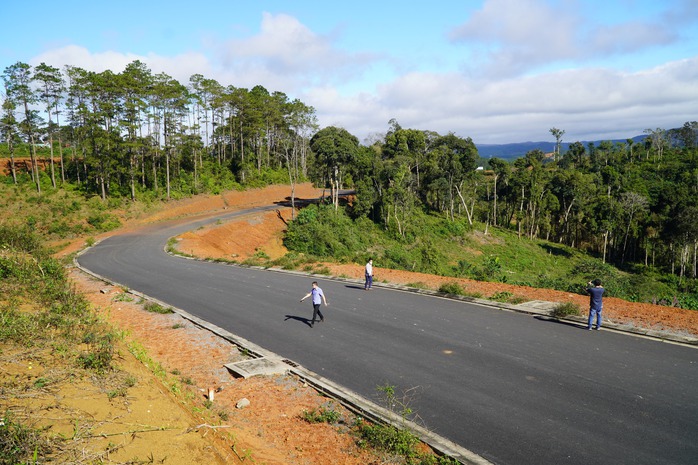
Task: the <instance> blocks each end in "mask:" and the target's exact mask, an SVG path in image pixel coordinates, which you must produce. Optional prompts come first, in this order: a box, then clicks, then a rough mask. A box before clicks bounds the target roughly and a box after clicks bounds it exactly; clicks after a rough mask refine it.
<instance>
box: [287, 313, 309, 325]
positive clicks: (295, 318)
mask: <svg viewBox="0 0 698 465" xmlns="http://www.w3.org/2000/svg"><path fill="white" fill-rule="evenodd" d="M288 320H296V321H300V322H301V323H305V324H306V325H308V327H310V328H312V326H311V325H310V318H305V317H302V316H296V315H285V316H284V321H288Z"/></svg>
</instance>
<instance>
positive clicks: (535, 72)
mask: <svg viewBox="0 0 698 465" xmlns="http://www.w3.org/2000/svg"><path fill="white" fill-rule="evenodd" d="M0 15H1V16H2V17H3V21H2V25H1V26H0V71H2V70H4V69H5V68H6V67H7V66H9V65H12V64H14V63H16V62H18V61H22V62H25V63H29V64H31V65H37V64H39V63H41V62H45V63H47V64H51V65H53V66H58V67H63V66H64V65H66V64H70V65H74V66H79V67H82V68H85V69H90V70H94V71H103V70H104V69H107V68H108V69H111V70H113V71H114V72H121V71H123V69H124V67H125V65H126V64H127V63H129V62H131V61H133V60H136V59H138V60H141V61H143V62H145V63H146V64H147V65H148V67H149V68H150V69H151V70H153V72H155V73H159V72H166V73H168V74H169V75H171V76H173V77H174V78H176V79H177V80H179V81H180V82H182V83H183V84H186V83H188V81H189V77H190V76H191V75H192V74H196V73H200V74H203V75H204V76H205V77H207V78H213V79H216V80H217V81H218V82H219V83H221V84H222V85H224V86H228V85H233V86H235V87H246V88H251V87H254V86H255V85H263V86H264V87H266V88H267V89H268V90H269V91H270V92H274V91H280V92H284V93H286V94H287V95H288V96H289V97H290V98H299V99H300V100H302V101H303V102H304V103H306V104H308V105H312V106H313V107H314V108H315V109H316V112H317V116H318V119H319V123H320V125H321V126H322V127H325V126H330V125H333V126H340V127H343V128H345V129H347V130H348V131H349V132H351V133H352V134H354V135H356V136H357V137H358V138H359V140H361V141H364V140H366V139H367V138H371V137H373V136H375V134H379V133H384V132H385V131H386V130H387V129H388V121H389V120H390V119H392V118H395V119H396V120H397V121H398V122H399V124H400V125H401V126H402V127H405V128H414V129H424V130H431V131H436V132H439V133H441V134H446V133H448V132H454V133H455V134H457V135H459V136H463V137H472V139H473V140H474V141H475V143H506V142H523V141H540V140H551V141H552V140H554V138H553V137H552V135H551V134H550V132H549V129H550V128H552V127H557V128H560V129H564V130H565V135H564V137H563V140H564V141H575V140H595V139H613V138H626V137H632V136H635V135H640V134H642V133H643V131H644V130H645V129H648V128H652V129H655V128H663V129H670V128H673V127H679V126H682V125H683V123H684V122H686V121H696V120H698V0H663V1H658V0H460V1H456V0H434V1H431V2H422V1H416V2H405V1H394V0H386V1H380V0H378V1H375V0H372V1H365V0H353V1H349V2H318V1H310V0H285V1H283V0H266V1H258V2H254V1H250V0H247V1H244V2H243V1H240V0H207V1H204V2H196V1H187V2H185V1H181V0H170V1H167V2H159V1H147V0H140V1H134V0H119V1H110V2H101V1H95V0H89V1H83V0H64V1H60V2H57V1H53V0H51V1H47V0H35V1H32V2H24V1H17V0H10V1H8V2H3V5H2V6H0Z"/></svg>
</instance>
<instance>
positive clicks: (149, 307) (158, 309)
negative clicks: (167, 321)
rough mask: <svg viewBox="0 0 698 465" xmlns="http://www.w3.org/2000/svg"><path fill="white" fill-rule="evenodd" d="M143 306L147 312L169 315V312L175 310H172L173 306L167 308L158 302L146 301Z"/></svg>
mask: <svg viewBox="0 0 698 465" xmlns="http://www.w3.org/2000/svg"><path fill="white" fill-rule="evenodd" d="M143 308H144V309H145V311H147V312H151V313H160V314H163V315H167V314H168V313H174V310H172V309H171V308H165V307H163V306H162V305H160V304H158V303H156V302H146V303H145V305H143Z"/></svg>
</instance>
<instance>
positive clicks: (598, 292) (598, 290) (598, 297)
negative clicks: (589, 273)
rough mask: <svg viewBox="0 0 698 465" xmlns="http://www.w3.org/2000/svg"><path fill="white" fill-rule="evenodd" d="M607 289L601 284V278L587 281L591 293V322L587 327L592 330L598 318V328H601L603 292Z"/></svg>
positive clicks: (588, 291)
mask: <svg viewBox="0 0 698 465" xmlns="http://www.w3.org/2000/svg"><path fill="white" fill-rule="evenodd" d="M605 290H606V289H604V288H603V287H602V286H601V280H600V279H598V278H597V279H595V280H594V281H589V282H588V283H587V293H588V294H589V322H588V324H587V329H588V330H590V331H591V329H592V327H593V323H594V318H596V329H597V330H598V329H600V328H601V311H602V310H603V293H604V291H605Z"/></svg>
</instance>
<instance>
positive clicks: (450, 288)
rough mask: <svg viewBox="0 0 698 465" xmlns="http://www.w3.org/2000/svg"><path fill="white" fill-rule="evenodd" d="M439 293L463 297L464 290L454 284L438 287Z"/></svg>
mask: <svg viewBox="0 0 698 465" xmlns="http://www.w3.org/2000/svg"><path fill="white" fill-rule="evenodd" d="M439 292H443V293H445V294H454V295H465V290H464V289H463V287H462V286H461V285H460V284H458V283H456V282H450V283H445V284H442V285H441V286H440V287H439Z"/></svg>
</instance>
